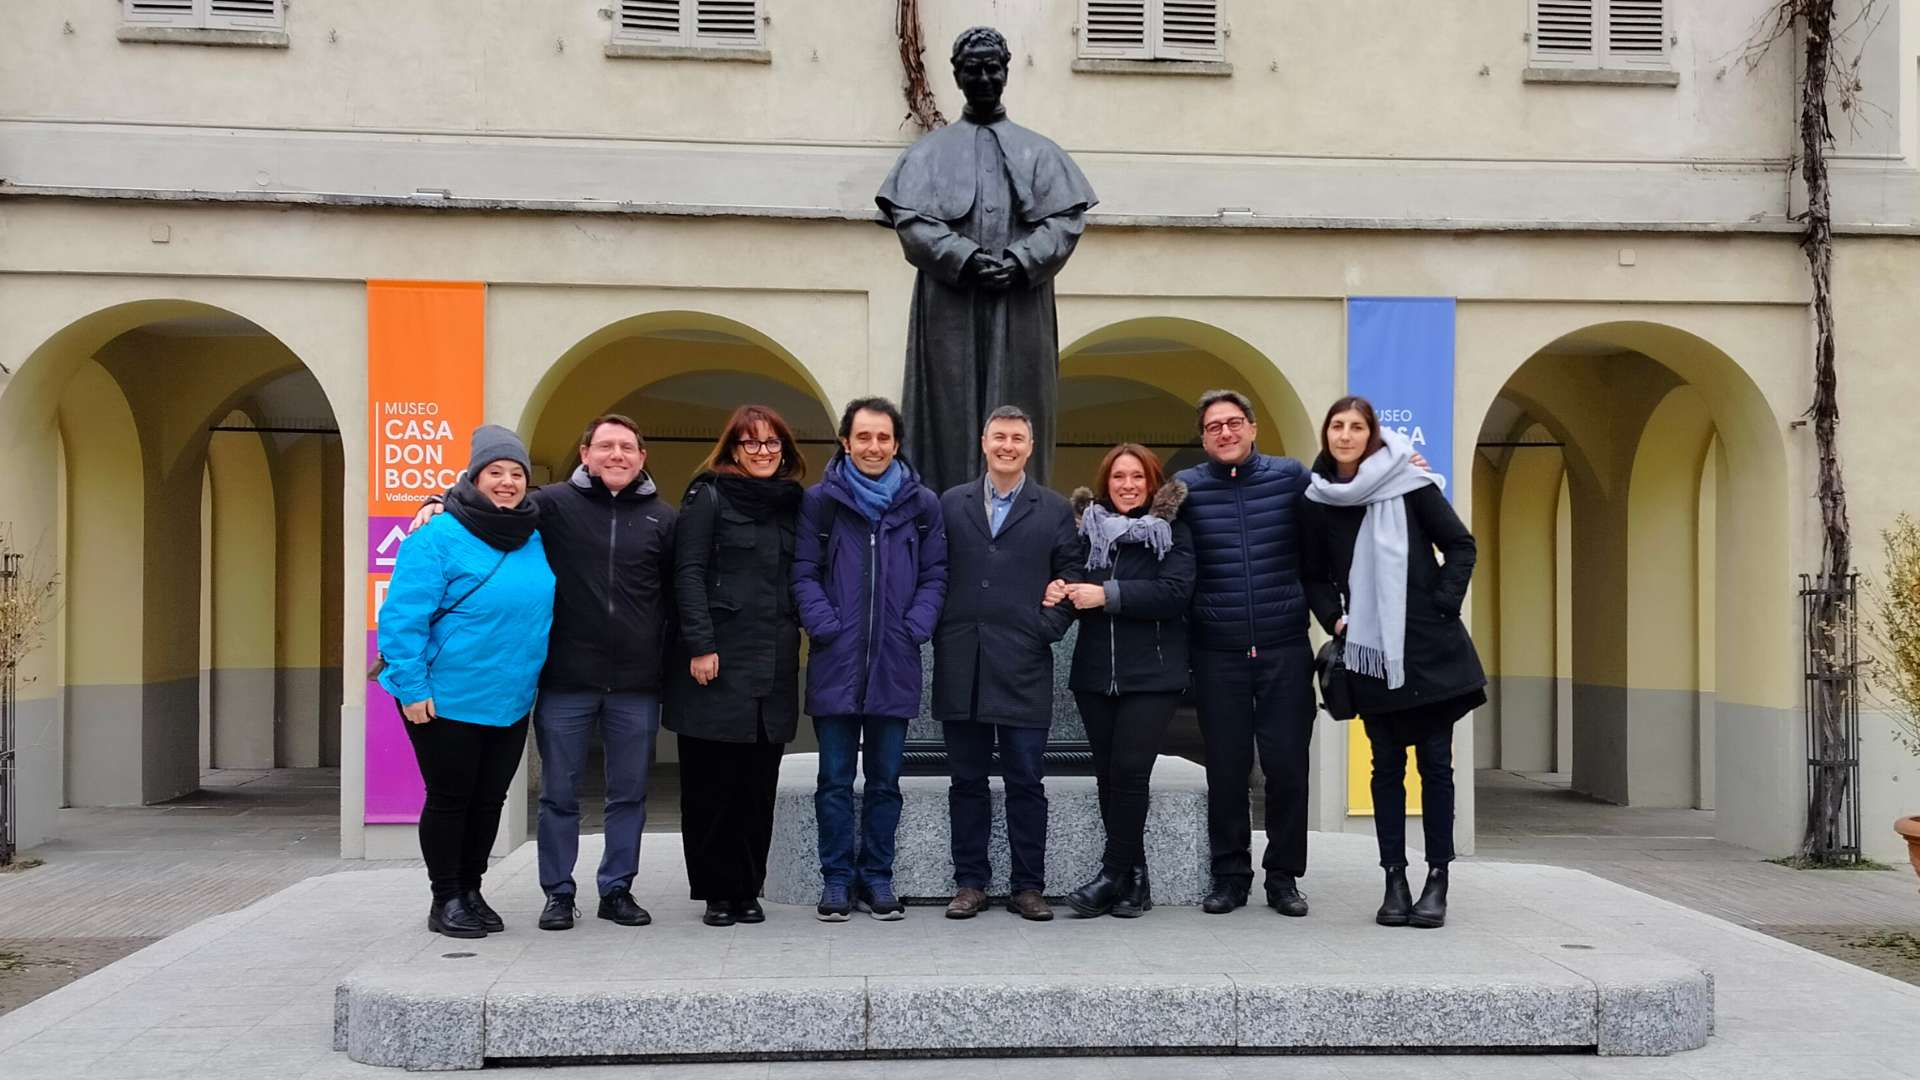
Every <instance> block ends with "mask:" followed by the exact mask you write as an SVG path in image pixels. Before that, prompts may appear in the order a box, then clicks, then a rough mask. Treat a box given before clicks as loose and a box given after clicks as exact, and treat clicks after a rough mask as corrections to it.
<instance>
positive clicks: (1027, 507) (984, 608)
mask: <svg viewBox="0 0 1920 1080" xmlns="http://www.w3.org/2000/svg"><path fill="white" fill-rule="evenodd" d="M985 482H986V479H985V477H976V478H974V479H972V480H969V481H967V482H966V483H964V484H960V485H957V486H955V487H953V488H950V489H948V490H947V492H946V493H945V494H944V495H942V496H940V512H941V516H942V518H944V519H945V521H946V523H947V606H946V608H945V610H943V611H942V612H941V613H940V626H939V629H937V630H935V631H934V635H933V718H934V719H935V720H938V721H940V722H942V723H953V722H964V721H975V722H978V723H984V724H1005V725H1008V726H1010V727H1037V728H1045V727H1050V726H1052V724H1053V643H1054V642H1056V641H1059V640H1060V639H1061V638H1062V637H1065V636H1066V633H1067V628H1068V627H1069V626H1072V625H1073V610H1072V608H1071V607H1067V606H1064V605H1062V606H1057V607H1051V608H1049V607H1043V606H1041V601H1043V600H1045V599H1046V596H1047V583H1048V582H1049V581H1052V580H1053V579H1055V578H1062V579H1064V580H1067V581H1079V580H1082V578H1083V576H1084V574H1083V570H1084V567H1085V563H1086V555H1085V553H1084V551H1083V549H1082V545H1081V541H1080V534H1079V532H1078V530H1076V529H1075V528H1074V524H1073V508H1072V507H1071V506H1069V505H1067V500H1066V499H1064V498H1062V497H1061V496H1060V494H1059V493H1058V492H1055V491H1049V490H1048V489H1046V488H1044V487H1042V486H1040V485H1039V484H1038V483H1036V482H1034V481H1033V480H1031V479H1029V480H1028V481H1027V482H1026V485H1025V486H1024V487H1022V488H1021V489H1020V494H1019V496H1018V497H1017V498H1015V499H1014V502H1013V508H1012V509H1011V510H1008V511H1007V519H1006V521H1005V522H1004V523H1002V524H1001V526H1000V535H999V536H997V537H996V536H994V535H993V534H992V533H991V532H989V531H988V528H987V509H986V488H985V487H984V486H983V485H984V484H985Z"/></svg>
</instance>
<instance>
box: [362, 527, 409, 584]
mask: <svg viewBox="0 0 1920 1080" xmlns="http://www.w3.org/2000/svg"><path fill="white" fill-rule="evenodd" d="M412 521H413V519H412V518H410V517H370V518H368V519H367V573H369V574H391V573H393V560H395V559H397V558H399V556H400V541H402V540H405V539H406V538H407V526H408V525H409V524H411V523H412Z"/></svg>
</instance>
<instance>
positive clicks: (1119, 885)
mask: <svg viewBox="0 0 1920 1080" xmlns="http://www.w3.org/2000/svg"><path fill="white" fill-rule="evenodd" d="M1131 888H1132V882H1131V881H1130V880H1129V875H1126V874H1116V873H1114V872H1113V871H1112V870H1110V869H1108V868H1107V866H1106V865H1105V864H1104V863H1103V864H1101V866H1100V872H1099V873H1098V874H1095V875H1094V876H1093V880H1092V881H1089V882H1087V883H1086V884H1085V885H1082V886H1080V887H1079V888H1077V889H1075V890H1073V891H1072V892H1070V893H1068V894H1067V906H1068V907H1070V908H1072V909H1073V913H1074V914H1075V915H1078V916H1080V917H1081V918H1083V919H1091V918H1094V917H1095V916H1099V915H1105V914H1106V913H1107V912H1109V911H1112V910H1113V906H1114V904H1116V903H1118V902H1119V901H1120V900H1121V899H1122V898H1123V897H1125V896H1126V895H1127V893H1128V892H1129V890H1130V889H1131Z"/></svg>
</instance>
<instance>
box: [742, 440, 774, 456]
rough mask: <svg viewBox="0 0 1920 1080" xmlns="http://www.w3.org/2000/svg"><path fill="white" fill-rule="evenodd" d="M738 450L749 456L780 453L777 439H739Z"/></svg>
mask: <svg viewBox="0 0 1920 1080" xmlns="http://www.w3.org/2000/svg"><path fill="white" fill-rule="evenodd" d="M740 449H742V450H745V451H746V452H747V453H749V454H777V453H779V452H780V440H779V439H741V440H740Z"/></svg>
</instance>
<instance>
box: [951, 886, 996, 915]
mask: <svg viewBox="0 0 1920 1080" xmlns="http://www.w3.org/2000/svg"><path fill="white" fill-rule="evenodd" d="M985 910H987V894H986V893H985V892H983V891H981V890H979V889H971V888H969V889H961V890H960V891H959V892H957V893H954V894H953V900H952V902H951V903H949V904H948V905H947V918H949V919H971V918H973V917H974V916H975V915H978V914H980V913H981V912H983V911H985Z"/></svg>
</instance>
